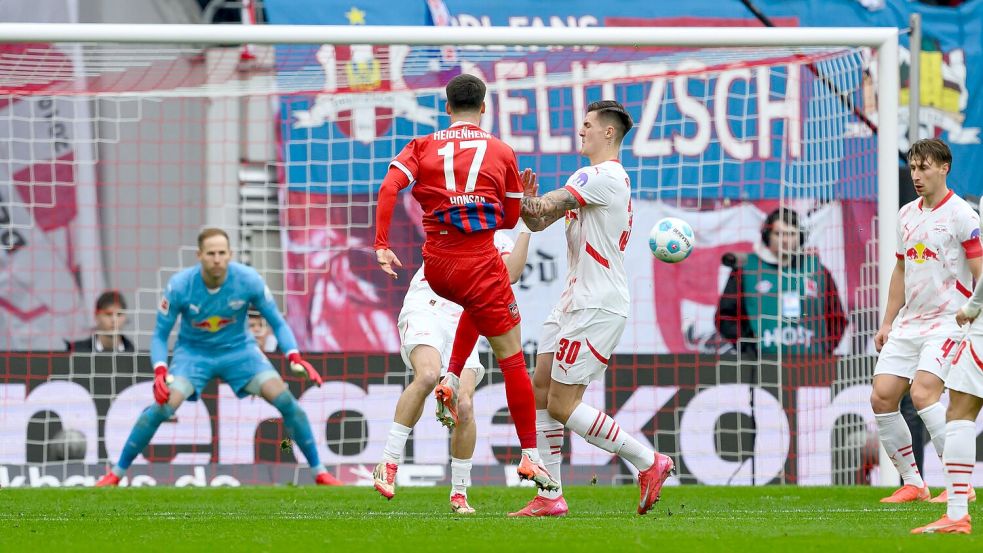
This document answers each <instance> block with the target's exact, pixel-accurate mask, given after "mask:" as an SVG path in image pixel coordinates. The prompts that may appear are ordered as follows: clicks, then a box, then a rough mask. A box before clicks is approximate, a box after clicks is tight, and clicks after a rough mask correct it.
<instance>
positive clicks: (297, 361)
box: [287, 351, 324, 386]
mask: <svg viewBox="0 0 983 553" xmlns="http://www.w3.org/2000/svg"><path fill="white" fill-rule="evenodd" d="M287 359H289V360H290V370H291V371H293V373H294V374H296V375H300V376H307V377H308V378H310V379H311V381H313V382H314V384H317V385H318V386H320V385H321V384H324V381H323V380H321V375H319V374H317V371H315V370H314V367H312V366H311V364H310V363H308V362H307V361H304V359H303V358H302V357H301V356H300V353H298V352H296V351H292V352H290V353H289V354H287Z"/></svg>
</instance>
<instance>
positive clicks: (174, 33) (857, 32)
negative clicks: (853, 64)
mask: <svg viewBox="0 0 983 553" xmlns="http://www.w3.org/2000/svg"><path fill="white" fill-rule="evenodd" d="M898 35H899V32H898V29H897V28H894V27H823V28H817V27H782V28H776V27H772V28H750V27H735V28H729V27H659V28H652V27H616V28H612V27H589V28H578V29H577V31H576V32H575V33H573V32H570V31H569V30H568V29H561V28H511V27H479V28H473V27H442V28H440V29H439V30H435V29H434V28H433V27H426V26H334V25H262V26H261V25H242V26H239V25H162V24H155V25H126V24H64V23H59V24H53V23H0V41H2V42H48V43H51V42H63V43H95V42H115V43H129V44H137V43H143V44H163V43H184V44H188V43H191V44H203V45H206V44H207V45H228V44H267V45H272V44H335V45H338V44H406V45H411V46H413V45H419V46H432V45H434V44H435V43H439V44H460V45H502V46H519V45H535V46H663V47H669V46H684V47H694V48H695V47H711V48H712V47H781V46H787V47H810V46H839V47H869V48H872V49H873V55H874V59H875V60H876V61H877V63H878V67H879V68H881V69H880V71H879V72H878V80H877V98H878V101H877V125H878V132H877V186H878V192H877V194H878V206H877V218H878V228H877V230H878V237H879V240H878V244H877V248H878V249H877V260H878V302H879V310H880V314H881V316H883V313H884V309H885V307H886V305H887V296H888V287H889V284H890V280H891V273H892V272H893V269H894V266H895V244H894V240H893V238H892V237H893V236H894V233H895V228H896V224H897V214H898V200H899V194H898V132H899V129H898V98H899V72H898V71H897V70H896V69H895V68H897V67H898ZM884 457H885V456H884V455H883V453H882V462H881V464H880V469H881V470H880V483H881V484H882V485H890V484H892V483H893V484H896V482H897V473H896V471H894V467H893V466H892V465H891V463H890V462H889V461H888V462H886V463H885V462H884V460H885V459H884Z"/></svg>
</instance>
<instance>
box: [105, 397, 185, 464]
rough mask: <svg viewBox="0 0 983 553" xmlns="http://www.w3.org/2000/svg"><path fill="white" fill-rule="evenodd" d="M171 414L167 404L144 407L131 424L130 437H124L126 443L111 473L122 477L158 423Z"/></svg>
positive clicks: (171, 408) (151, 435) (172, 414)
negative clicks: (135, 420) (134, 422)
mask: <svg viewBox="0 0 983 553" xmlns="http://www.w3.org/2000/svg"><path fill="white" fill-rule="evenodd" d="M172 416H174V408H173V407H171V406H170V405H167V404H164V405H161V404H159V403H154V404H153V405H151V406H150V407H147V408H146V409H144V410H143V412H142V413H140V417H139V418H137V422H136V424H134V425H133V430H131V431H130V437H129V438H127V439H126V444H125V445H123V452H122V453H120V455H119V462H118V463H116V466H115V467H113V469H112V470H113V474H115V475H116V476H119V477H120V478H122V477H123V475H124V474H126V469H128V468H130V465H132V464H133V460H134V459H136V457H137V455H139V454H140V453H141V452H142V451H143V450H144V449H145V448H146V447H147V444H149V443H150V440H151V439H152V438H153V437H154V434H155V433H157V428H158V427H160V424H161V423H162V422H164V421H166V420H167V419H169V418H171V417H172Z"/></svg>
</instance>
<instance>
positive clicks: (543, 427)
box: [536, 409, 564, 499]
mask: <svg viewBox="0 0 983 553" xmlns="http://www.w3.org/2000/svg"><path fill="white" fill-rule="evenodd" d="M563 432H564V431H563V425H562V424H560V422H559V421H557V420H554V419H553V417H551V416H550V413H549V411H547V410H546V409H539V410H537V411H536V445H537V447H539V456H540V457H541V458H542V459H543V466H545V467H546V471H547V472H549V473H550V476H552V477H553V480H556V483H557V484H559V483H560V464H561V463H562V462H563V453H562V452H563ZM539 495H540V496H541V497H545V498H546V499H556V498H558V497H560V496H561V495H563V488H562V487H559V488H557V489H556V490H555V491H549V490H539Z"/></svg>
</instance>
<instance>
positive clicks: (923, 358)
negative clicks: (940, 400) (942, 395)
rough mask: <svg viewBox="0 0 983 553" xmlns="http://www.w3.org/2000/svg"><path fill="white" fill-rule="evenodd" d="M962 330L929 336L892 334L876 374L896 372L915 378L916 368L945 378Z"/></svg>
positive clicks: (880, 357)
mask: <svg viewBox="0 0 983 553" xmlns="http://www.w3.org/2000/svg"><path fill="white" fill-rule="evenodd" d="M959 334H960V333H959V332H958V330H955V331H953V332H952V333H951V334H950V333H946V332H940V333H934V334H929V335H926V336H912V337H901V338H897V337H894V336H888V339H887V343H886V344H884V347H883V348H882V349H881V353H880V355H878V356H877V365H876V366H875V367H874V376H877V375H879V374H893V375H895V376H900V377H902V378H907V379H908V380H914V378H915V372H916V371H926V372H930V373H932V374H934V375H935V376H937V377H939V378H941V379H942V380H945V377H946V374H948V372H949V365H950V363H951V361H952V357H953V355H954V354H955V353H956V346H957V345H958V342H959V338H960V336H959Z"/></svg>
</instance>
